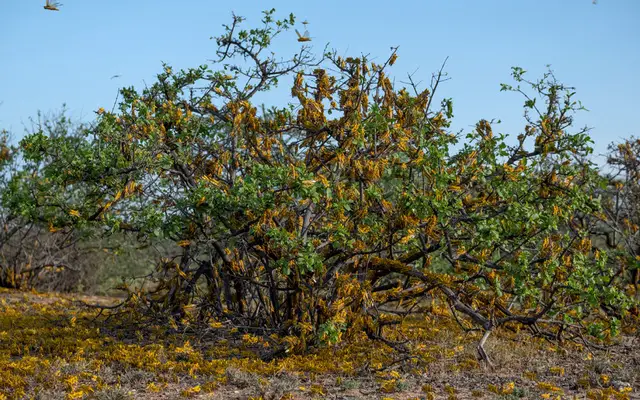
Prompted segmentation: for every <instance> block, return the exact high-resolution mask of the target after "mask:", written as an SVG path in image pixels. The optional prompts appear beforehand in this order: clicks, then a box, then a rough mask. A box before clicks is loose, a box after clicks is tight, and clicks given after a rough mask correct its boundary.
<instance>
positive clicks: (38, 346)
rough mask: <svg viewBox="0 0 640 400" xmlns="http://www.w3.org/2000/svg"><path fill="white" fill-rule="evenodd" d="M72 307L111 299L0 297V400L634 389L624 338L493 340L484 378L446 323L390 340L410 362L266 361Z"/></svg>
mask: <svg viewBox="0 0 640 400" xmlns="http://www.w3.org/2000/svg"><path fill="white" fill-rule="evenodd" d="M77 300H83V301H87V302H90V303H101V304H111V303H112V302H113V301H114V299H110V298H96V297H91V298H88V297H79V298H75V297H72V296H65V295H56V294H35V293H18V292H9V291H0V393H2V395H0V399H3V398H7V399H18V398H34V399H74V398H78V399H79V398H84V399H100V400H121V399H122V400H125V399H141V398H145V399H174V398H197V399H248V398H254V399H260V398H261V399H265V400H278V399H313V398H332V399H383V398H390V399H398V400H401V399H416V398H419V399H423V398H425V399H428V398H458V399H467V398H486V399H490V398H501V399H518V398H541V396H543V397H548V398H556V397H557V396H562V397H563V398H564V397H568V398H571V397H573V396H578V398H583V397H585V396H590V398H597V399H599V398H620V399H625V398H632V397H633V396H635V395H637V393H638V390H639V389H640V352H638V347H639V345H640V343H639V342H638V341H637V337H632V336H630V335H628V336H626V337H625V338H624V340H623V342H622V343H620V344H618V345H617V346H614V347H612V348H611V349H610V350H608V351H596V350H589V349H586V348H584V347H583V346H579V345H576V344H571V343H565V344H564V345H562V346H561V345H558V344H554V343H550V342H546V341H543V340H539V339H531V338H529V337H528V336H527V335H526V333H513V332H497V333H496V334H495V335H493V336H491V337H490V339H489V342H488V352H489V353H490V355H491V356H492V358H493V360H494V363H495V364H496V367H495V368H494V369H492V370H489V369H487V368H483V367H482V366H481V365H480V364H479V363H478V361H477V359H476V355H475V350H474V346H475V344H476V343H477V342H478V340H479V333H477V332H463V331H462V330H460V329H459V328H458V326H457V325H456V324H455V322H454V321H452V319H451V318H449V317H448V316H447V315H444V314H443V315H439V316H434V317H432V318H431V319H430V320H428V321H412V323H410V324H407V325H406V326H405V327H403V328H402V329H399V330H398V331H396V332H390V335H389V336H391V337H393V336H394V335H396V337H398V338H400V337H403V338H407V339H411V343H412V349H413V351H414V355H415V356H416V357H415V358H412V359H411V360H406V361H404V362H399V360H400V359H401V358H402V356H401V355H398V354H397V353H394V352H393V351H391V349H390V348H388V347H387V346H385V345H383V344H382V343H380V342H372V341H370V340H368V339H366V338H365V337H355V338H353V339H352V340H351V342H349V343H343V344H342V345H339V346H335V347H325V348H319V349H315V350H314V351H312V352H311V354H309V355H306V356H297V355H292V356H289V357H286V358H283V359H278V360H274V361H272V362H263V361H261V360H260V359H259V358H258V357H257V356H256V353H255V352H254V351H253V348H254V347H255V343H253V344H252V345H253V347H252V346H249V345H248V344H247V341H246V340H244V339H243V337H242V335H241V334H240V333H238V334H237V335H236V336H234V335H231V336H228V335H226V336H225V338H226V339H225V340H217V341H216V340H212V338H211V337H206V338H205V337H203V338H201V339H198V338H196V337H191V336H189V335H186V334H183V333H180V334H178V333H175V332H173V333H167V329H166V328H165V327H144V332H143V333H142V332H140V331H141V330H143V327H140V328H139V329H140V330H137V329H133V330H132V331H131V332H124V333H123V332H119V331H117V330H115V329H111V328H110V325H109V324H107V323H105V321H104V320H103V319H95V316H96V314H97V311H96V310H95V309H88V308H83V307H80V306H79V304H80V303H79V302H77ZM245 339H246V338H245ZM2 396H4V397H2Z"/></svg>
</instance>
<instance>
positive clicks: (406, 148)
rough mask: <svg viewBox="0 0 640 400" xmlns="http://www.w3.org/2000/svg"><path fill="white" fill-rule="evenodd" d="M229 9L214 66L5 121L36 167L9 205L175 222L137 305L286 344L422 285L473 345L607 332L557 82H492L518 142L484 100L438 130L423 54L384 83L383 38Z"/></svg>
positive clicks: (108, 224)
mask: <svg viewBox="0 0 640 400" xmlns="http://www.w3.org/2000/svg"><path fill="white" fill-rule="evenodd" d="M242 22H243V20H242V18H240V17H234V20H233V23H232V24H231V25H230V26H227V27H226V32H225V33H224V34H223V35H222V36H220V37H218V38H217V39H216V40H217V44H218V46H219V48H218V53H217V54H218V60H217V61H216V62H215V68H210V67H208V66H201V67H199V68H194V69H188V70H184V71H174V70H173V69H172V68H171V67H170V66H168V65H165V66H164V71H163V72H162V73H160V74H159V75H158V76H157V81H156V82H155V83H153V84H152V85H151V86H149V87H148V88H145V89H144V90H143V91H142V92H138V91H136V90H135V89H133V88H128V89H123V90H122V91H121V95H122V100H121V102H120V103H119V107H118V109H117V110H114V111H111V112H109V111H105V110H104V109H100V110H98V114H99V116H98V120H97V123H96V124H95V126H94V127H92V128H91V129H87V130H86V131H85V133H84V136H80V137H75V138H74V140H69V139H68V138H65V137H50V136H47V135H44V134H39V133H36V134H33V135H30V136H28V137H27V138H25V139H24V140H23V141H22V143H21V146H22V149H23V152H24V158H25V162H26V163H27V164H29V163H43V162H44V165H43V166H42V168H41V169H40V170H39V171H40V172H39V173H38V174H37V175H34V176H31V177H30V178H29V179H26V177H23V179H19V180H16V181H15V182H14V185H13V186H12V190H13V193H14V195H15V196H16V198H19V199H20V201H19V202H18V203H17V207H18V208H20V209H21V210H22V214H23V216H25V217H27V218H32V219H38V220H44V221H47V223H48V224H50V226H51V227H52V229H60V228H62V227H67V226H87V225H92V226H99V227H102V228H103V229H105V230H108V231H114V230H122V231H128V232H134V233H136V234H137V237H138V239H139V240H140V241H145V240H148V239H149V238H151V237H155V236H161V237H164V238H169V239H171V240H173V241H174V242H175V243H176V244H178V245H179V246H181V248H182V251H181V253H180V254H179V255H178V256H177V257H175V258H173V259H171V258H166V259H163V260H162V261H161V262H160V264H159V269H158V270H159V274H158V285H157V288H156V290H155V291H153V293H147V294H145V295H144V296H143V298H144V301H146V302H147V304H149V305H150V308H149V309H150V310H154V312H155V313H156V316H157V315H165V316H167V317H170V318H171V319H172V321H175V322H176V323H189V322H190V321H189V318H190V317H194V318H197V320H198V321H203V322H206V321H210V320H225V321H231V322H232V323H233V324H234V325H235V326H237V327H240V328H241V329H244V330H247V331H250V332H258V333H264V334H265V335H267V334H272V333H277V334H279V335H280V336H284V337H286V338H287V339H286V343H288V347H287V349H288V350H302V349H304V348H305V347H306V346H307V345H309V344H310V343H313V342H323V341H324V342H331V341H336V340H339V339H340V337H341V335H343V334H344V333H347V334H349V333H350V332H356V331H361V330H365V331H366V332H367V333H368V334H369V335H370V336H371V337H376V338H381V339H383V340H385V339H384V336H385V330H386V329H387V328H386V326H388V325H395V324H398V323H401V321H402V318H404V317H406V316H407V315H409V314H411V313H413V312H416V311H418V312H425V311H424V308H423V305H424V304H423V302H422V300H423V299H424V298H426V297H431V298H435V299H438V301H441V302H442V304H448V305H449V306H450V307H451V310H452V312H453V313H454V315H455V316H456V317H460V322H461V323H462V324H467V323H471V324H472V325H474V326H476V327H480V328H481V329H483V330H484V332H485V333H486V334H485V336H484V337H483V341H482V343H481V345H480V346H479V351H480V354H481V355H482V356H483V357H484V358H485V359H486V355H485V353H484V350H483V348H482V344H483V343H484V340H486V337H487V335H488V334H489V332H491V331H492V330H493V329H495V328H496V327H498V326H501V325H523V326H527V327H529V328H530V329H531V330H532V332H534V333H535V334H538V335H544V336H547V337H561V336H562V335H563V334H564V333H567V334H568V335H569V336H571V335H580V334H581V333H582V332H583V331H584V330H585V329H587V330H589V332H590V333H592V334H594V335H602V334H604V333H605V332H614V333H615V329H616V318H615V317H613V318H612V317H610V316H608V315H603V314H601V313H599V312H598V310H599V309H600V307H601V306H602V305H603V304H605V305H606V306H607V307H610V308H611V309H616V310H621V309H622V308H624V306H625V305H626V300H625V297H624V295H623V294H621V292H620V291H619V290H618V289H617V280H616V277H615V269H614V268H612V267H611V265H610V264H609V263H607V257H606V255H605V254H604V253H603V252H601V251H597V250H595V251H594V249H593V246H592V245H591V242H590V240H589V228H588V227H586V226H584V225H581V224H580V222H579V221H578V220H577V219H576V218H575V216H576V215H578V214H580V215H585V214H591V213H593V212H594V211H595V210H597V208H598V204H597V201H596V200H594V199H593V198H592V197H591V196H589V194H588V193H589V191H588V190H584V188H585V187H589V186H590V185H592V184H593V182H594V180H595V175H594V173H593V171H592V169H591V166H590V165H589V164H584V163H577V162H575V159H581V158H582V157H584V156H585V155H587V154H588V153H589V152H590V148H589V146H588V145H589V142H590V141H589V138H588V136H587V135H586V132H585V131H584V130H578V131H577V132H573V131H572V129H573V128H572V123H573V121H572V114H573V112H574V111H576V110H577V109H579V108H580V107H579V104H578V103H577V102H576V101H575V100H574V99H573V95H574V93H573V91H572V89H571V88H568V87H565V86H563V85H562V84H560V83H558V82H557V81H556V80H555V78H554V77H553V75H552V74H547V75H545V76H544V77H543V78H542V79H541V80H539V81H535V82H530V81H527V80H526V79H525V78H524V76H525V75H524V71H523V70H521V69H519V68H515V69H514V72H513V77H514V79H515V81H516V84H517V86H515V87H512V86H508V85H504V86H503V89H505V90H512V91H516V92H520V93H522V94H524V95H525V96H526V99H525V101H526V102H525V110H526V117H527V123H526V126H525V128H524V131H523V132H522V133H521V134H520V135H519V136H518V138H517V140H516V142H515V143H516V144H515V145H512V146H510V145H508V144H507V141H506V136H505V135H502V134H496V133H494V131H493V128H492V126H491V124H490V123H489V122H488V121H484V120H483V121H480V122H478V124H477V126H476V128H475V129H474V130H473V131H472V132H470V133H469V134H468V135H467V136H466V140H465V142H464V143H465V144H464V146H454V145H455V144H456V143H457V142H458V140H459V137H458V136H457V135H454V134H452V133H451V132H450V131H449V129H448V128H449V120H450V118H451V117H452V109H451V107H452V103H451V101H449V100H445V101H443V102H442V103H440V104H434V103H433V98H434V89H435V88H436V87H437V84H438V82H439V78H440V75H439V74H436V76H435V80H434V84H433V85H432V86H431V87H430V88H426V89H418V87H417V86H415V85H413V84H408V85H407V87H397V86H396V85H394V83H393V82H392V79H391V78H390V77H389V75H388V69H389V68H390V67H391V66H392V65H393V64H394V62H395V60H396V57H397V55H396V52H395V50H394V51H392V53H391V55H390V57H389V58H388V59H386V60H385V61H384V62H371V61H370V60H369V59H368V58H367V57H364V56H362V57H340V56H338V55H337V54H336V53H334V52H327V53H326V54H324V55H323V56H322V57H321V58H320V59H314V58H313V57H312V55H311V53H310V48H309V47H306V46H303V47H302V48H301V49H300V51H299V53H297V54H295V55H294V56H293V57H291V58H288V59H280V58H276V56H274V55H273V53H271V52H270V50H269V49H270V46H271V43H272V41H273V39H274V38H275V37H276V36H280V35H281V34H283V33H285V32H287V31H288V30H289V29H290V28H291V27H293V26H294V23H295V19H294V18H293V16H290V17H289V18H286V19H283V20H275V19H274V17H273V11H270V12H266V13H265V15H264V19H263V25H262V26H261V27H259V28H255V29H250V30H246V29H244V28H243V26H242ZM279 82H280V83H281V82H292V84H291V95H292V98H293V102H292V103H291V104H284V105H281V106H278V105H275V104H269V105H263V106H258V105H256V104H253V103H252V99H253V98H254V97H255V96H256V95H257V94H259V93H263V92H267V91H269V90H270V89H272V88H273V87H274V86H276V85H277V84H278V83H279ZM519 85H522V87H521V86H519ZM24 182H29V184H28V185H26V184H24ZM21 185H24V187H23V186H21ZM34 188H35V189H34ZM20 204H22V206H20ZM26 205H28V206H26ZM194 304H195V305H197V307H196V308H197V312H196V313H195V314H194V313H193V312H191V311H188V309H190V307H191V306H192V305H194Z"/></svg>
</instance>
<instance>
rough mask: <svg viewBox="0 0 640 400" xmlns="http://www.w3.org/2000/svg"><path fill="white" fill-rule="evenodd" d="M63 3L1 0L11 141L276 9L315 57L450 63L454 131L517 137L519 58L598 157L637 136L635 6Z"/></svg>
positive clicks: (613, 0) (78, 112)
mask: <svg viewBox="0 0 640 400" xmlns="http://www.w3.org/2000/svg"><path fill="white" fill-rule="evenodd" d="M63 3H64V4H63V6H62V7H61V9H60V11H59V12H51V11H46V10H44V9H43V8H42V6H43V5H44V0H0V38H1V39H0V60H2V61H1V62H0V103H2V104H1V105H0V127H2V128H5V129H8V130H10V131H11V132H12V133H13V136H14V138H16V139H19V138H20V137H21V136H22V135H23V133H24V128H25V126H28V125H29V124H28V119H29V117H32V116H35V115H36V113H37V111H38V110H42V111H43V112H44V113H50V112H55V111H56V110H59V109H60V108H61V106H62V104H63V103H66V104H67V105H68V108H69V110H70V112H71V115H72V117H74V118H76V119H79V120H88V119H90V118H92V117H93V116H94V114H93V111H94V110H96V109H98V108H99V107H105V108H110V107H111V105H112V104H113V101H114V100H115V96H116V93H117V89H118V88H119V87H122V86H129V85H134V86H136V87H138V88H141V87H143V86H144V82H147V83H150V82H152V80H153V77H154V76H155V74H156V73H158V72H160V70H161V61H165V62H168V63H169V64H171V65H173V66H174V67H175V68H186V67H190V66H197V65H199V64H202V63H205V62H207V60H210V59H211V58H213V57H214V52H215V43H214V42H213V41H211V40H209V37H210V36H215V35H218V34H220V33H221V32H222V27H221V24H223V23H229V22H230V20H231V13H232V12H235V13H236V14H238V15H242V16H245V17H247V18H248V21H247V24H248V25H247V26H249V25H251V23H255V24H258V23H259V20H260V11H261V10H264V9H267V8H271V7H273V8H276V10H277V11H278V13H280V15H283V16H284V15H287V14H288V13H289V12H293V13H294V14H295V15H297V16H298V17H299V21H302V20H304V19H306V20H308V21H309V22H310V24H309V30H310V32H311V36H312V37H314V40H313V42H312V43H313V44H314V46H315V48H316V49H317V51H318V52H321V51H322V49H323V45H324V44H325V43H330V45H331V47H332V48H335V49H337V50H339V51H340V52H342V53H348V54H351V55H359V54H361V53H367V54H370V55H371V56H373V57H378V59H382V58H383V57H385V56H386V55H387V54H388V51H389V47H390V46H400V51H399V56H400V58H399V60H398V63H397V64H396V65H395V66H394V69H393V74H394V75H395V76H396V77H397V78H398V79H400V78H404V77H405V76H406V74H407V73H408V72H414V71H416V70H417V72H416V74H415V77H416V79H422V80H423V81H424V82H425V83H428V81H429V78H430V75H431V73H432V72H433V71H435V70H437V69H438V67H439V66H440V64H441V63H442V61H443V60H444V59H445V58H446V57H449V61H448V64H447V71H448V73H449V76H450V78H451V80H450V81H448V82H446V83H445V84H444V85H443V86H442V87H441V89H440V94H441V96H446V97H452V98H453V99H454V107H455V115H456V117H455V123H454V128H456V129H466V130H469V129H471V127H472V125H473V124H474V123H475V122H476V121H477V120H478V119H480V118H486V119H491V118H498V119H501V120H502V121H503V123H502V124H501V125H500V126H498V127H497V128H496V129H497V130H498V131H500V132H504V133H510V134H512V135H514V136H515V135H517V134H518V133H519V131H520V130H521V129H522V126H523V123H522V109H521V99H520V98H519V97H517V96H516V95H515V94H507V93H500V92H499V84H500V83H501V82H509V81H510V76H509V73H510V67H511V66H515V65H517V66H521V67H523V68H525V69H526V70H528V71H530V73H531V77H538V76H539V75H540V74H541V73H542V72H543V71H544V70H545V65H546V64H551V66H552V68H553V70H554V71H555V73H556V75H557V77H558V78H559V79H560V80H561V81H562V82H564V83H567V84H570V85H572V86H575V87H576V88H577V90H578V97H579V99H581V100H582V101H583V103H584V105H585V106H586V107H587V108H589V109H590V110H591V111H590V112H589V113H584V114H582V115H580V117H579V118H578V120H577V122H578V124H579V125H581V126H582V125H588V126H590V127H593V131H592V136H593V138H594V140H595V141H596V152H597V153H602V152H604V150H605V147H606V144H607V143H609V142H611V141H614V140H620V139H621V138H624V137H628V136H630V135H632V134H633V135H640V128H639V127H638V123H637V120H636V116H637V113H638V112H640V107H639V106H640V100H639V99H640V77H639V74H638V72H639V71H640V68H638V67H639V65H640V0H599V1H598V4H597V5H593V4H592V2H591V0H466V1H463V0H421V1H401V0H396V1H393V2H389V1H378V0H368V1H360V0H358V1H355V0H342V1H314V2H311V1H296V2H290V1H282V0H276V1H271V2H269V1H264V0H262V1H244V2H243V1H235V2H233V1H232V2H224V1H214V0H206V1H205V0H184V1H164V0H155V1H151V0H109V1H97V0H90V1H89V0H63ZM297 45H298V43H297V42H296V41H295V36H293V35H292V36H291V37H290V39H284V40H282V41H280V42H278V44H277V46H276V51H277V52H279V53H281V54H283V55H284V54H290V53H292V52H293V51H294V49H295V48H296V46H297ZM116 74H119V75H121V77H120V78H117V79H110V78H111V76H113V75H116ZM286 83H287V84H289V82H286ZM276 97H278V99H279V100H282V101H285V100H286V96H284V95H281V96H280V95H278V96H276Z"/></svg>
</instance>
